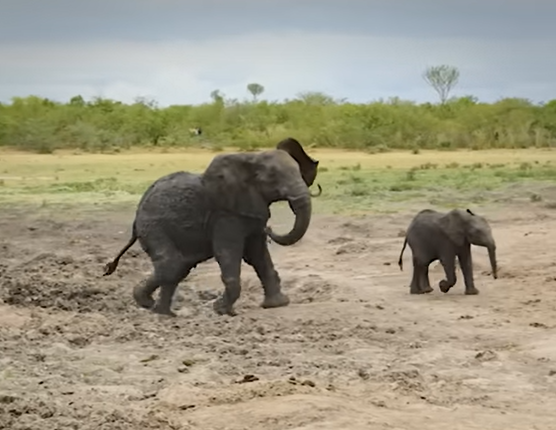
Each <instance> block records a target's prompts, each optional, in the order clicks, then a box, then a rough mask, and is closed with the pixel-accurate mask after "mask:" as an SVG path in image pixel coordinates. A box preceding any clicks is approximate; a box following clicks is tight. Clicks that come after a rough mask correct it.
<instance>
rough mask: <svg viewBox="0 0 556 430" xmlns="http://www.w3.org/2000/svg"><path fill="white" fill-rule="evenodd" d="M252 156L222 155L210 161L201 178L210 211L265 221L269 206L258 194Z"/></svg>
mask: <svg viewBox="0 0 556 430" xmlns="http://www.w3.org/2000/svg"><path fill="white" fill-rule="evenodd" d="M257 167H258V164H257V162H256V157H255V156H254V154H222V155H217V156H216V157H214V158H213V160H212V161H211V163H210V164H209V165H208V167H207V168H206V170H205V172H204V173H203V176H202V183H203V186H204V188H205V190H206V192H207V196H208V200H209V203H210V205H211V207H213V208H216V209H220V210H224V211H229V212H233V213H236V214H239V215H244V216H248V217H251V218H257V219H261V220H264V221H265V222H266V221H267V220H268V219H269V218H270V210H269V208H268V206H269V205H268V204H267V203H266V202H265V200H264V199H263V196H262V195H261V193H260V192H259V189H258V184H257V174H256V173H257Z"/></svg>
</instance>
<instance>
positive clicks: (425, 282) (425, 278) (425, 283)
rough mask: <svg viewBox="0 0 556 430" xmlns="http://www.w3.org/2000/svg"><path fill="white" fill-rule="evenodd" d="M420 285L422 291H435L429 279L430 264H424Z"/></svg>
mask: <svg viewBox="0 0 556 430" xmlns="http://www.w3.org/2000/svg"><path fill="white" fill-rule="evenodd" d="M419 286H420V287H421V293H423V294H428V293H431V292H432V291H433V289H432V287H431V284H430V281H429V265H428V264H427V265H425V266H423V270H421V279H420V282H419Z"/></svg>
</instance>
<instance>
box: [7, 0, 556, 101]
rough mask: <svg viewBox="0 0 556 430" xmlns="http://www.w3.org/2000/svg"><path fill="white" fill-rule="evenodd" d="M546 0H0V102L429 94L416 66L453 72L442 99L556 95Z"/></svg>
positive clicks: (555, 17)
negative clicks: (255, 89) (259, 89)
mask: <svg viewBox="0 0 556 430" xmlns="http://www.w3.org/2000/svg"><path fill="white" fill-rule="evenodd" d="M555 52H556V1H553V0H466V1H463V0H341V1H340V0H280V1H278V0H111V1H108V0H95V1H85V0H48V1H47V0H0V101H3V102H6V101H9V100H10V98H11V97H13V96H26V95H29V94H35V95H39V96H43V97H48V98H51V99H55V100H60V101H67V100H69V99H70V98H71V97H72V96H74V95H77V94H81V95H82V96H83V97H85V98H86V99H89V98H91V97H94V96H102V97H109V98H113V99H117V100H121V101H124V102H131V101H133V99H134V98H135V97H138V96H142V97H148V98H154V99H155V100H157V101H158V102H159V103H160V104H161V105H163V106H164V105H168V104H180V103H181V104H191V103H201V102H205V101H209V100H210V93H211V91H212V90H214V89H219V90H220V91H221V92H223V93H224V94H225V95H226V96H228V97H236V98H240V99H242V98H245V97H247V96H248V93H247V90H246V85H247V84H248V83H249V82H257V83H260V84H262V85H263V86H264V87H265V92H264V94H263V98H265V99H268V100H282V99H284V98H293V97H295V96H296V94H298V93H299V92H302V91H322V92H325V93H327V94H329V95H332V96H334V97H337V98H343V97H345V98H347V99H348V100H350V101H354V102H366V101H370V100H376V99H378V98H388V97H394V96H398V97H401V98H403V99H412V100H416V101H419V102H423V101H437V100H438V97H437V95H436V93H434V91H433V90H432V89H431V88H430V87H429V86H428V85H427V84H426V83H425V82H424V80H423V79H422V76H421V75H422V72H423V70H424V69H425V67H427V66H428V65H438V64H449V65H453V66H457V67H458V68H459V69H460V73H461V76H460V83H459V84H458V86H457V87H456V88H455V90H454V91H453V95H468V94H471V95H475V96H477V97H478V98H479V99H480V100H482V101H494V100H496V99H498V98H501V97H524V98H529V99H531V100H533V101H535V102H540V101H548V100H551V99H556V54H555Z"/></svg>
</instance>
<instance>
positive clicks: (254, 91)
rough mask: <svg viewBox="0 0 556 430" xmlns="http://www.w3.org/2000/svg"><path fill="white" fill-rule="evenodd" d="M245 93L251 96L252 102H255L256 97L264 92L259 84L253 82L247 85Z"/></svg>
mask: <svg viewBox="0 0 556 430" xmlns="http://www.w3.org/2000/svg"><path fill="white" fill-rule="evenodd" d="M247 91H249V92H250V93H251V95H252V96H253V101H254V102H256V101H257V97H258V96H260V95H261V94H262V93H263V92H264V87H263V86H262V85H261V84H257V83H255V82H253V83H252V84H247Z"/></svg>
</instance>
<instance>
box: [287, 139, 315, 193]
mask: <svg viewBox="0 0 556 430" xmlns="http://www.w3.org/2000/svg"><path fill="white" fill-rule="evenodd" d="M276 149H281V150H282V151H286V152H287V153H288V154H290V156H291V157H292V158H293V159H294V160H295V161H297V164H298V165H299V170H300V171H301V176H302V178H303V180H304V181H305V184H307V186H308V187H310V186H311V185H313V183H314V182H315V179H316V177H317V172H318V167H319V161H318V160H315V159H314V158H311V157H309V155H307V153H306V152H305V151H304V149H303V147H302V146H301V144H300V143H299V142H298V141H297V140H296V139H294V138H293V137H287V138H285V139H283V140H281V141H280V142H278V144H277V145H276ZM317 188H318V189H319V191H318V193H317V194H311V197H318V196H320V195H321V194H322V187H321V186H320V184H317Z"/></svg>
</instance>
